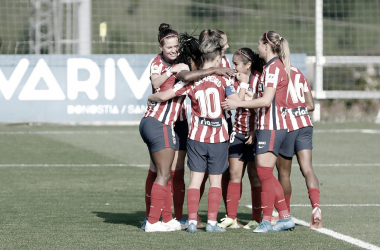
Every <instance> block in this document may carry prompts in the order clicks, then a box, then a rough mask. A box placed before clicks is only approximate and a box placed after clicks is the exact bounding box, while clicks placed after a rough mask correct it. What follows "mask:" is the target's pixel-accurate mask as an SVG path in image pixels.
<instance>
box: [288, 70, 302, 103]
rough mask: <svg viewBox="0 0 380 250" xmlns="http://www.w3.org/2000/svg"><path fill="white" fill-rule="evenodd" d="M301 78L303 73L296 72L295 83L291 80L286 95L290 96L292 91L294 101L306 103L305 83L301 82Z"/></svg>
mask: <svg viewBox="0 0 380 250" xmlns="http://www.w3.org/2000/svg"><path fill="white" fill-rule="evenodd" d="M300 78H301V74H296V76H295V78H294V81H295V82H294V84H293V82H292V80H290V81H289V84H288V94H287V95H286V96H287V97H288V96H289V93H290V96H291V98H292V101H293V103H298V101H300V102H301V103H305V96H304V92H303V84H302V83H300Z"/></svg>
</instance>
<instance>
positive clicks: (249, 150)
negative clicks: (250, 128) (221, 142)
mask: <svg viewBox="0 0 380 250" xmlns="http://www.w3.org/2000/svg"><path fill="white" fill-rule="evenodd" d="M245 136H246V135H243V134H240V133H236V132H232V134H231V136H230V147H229V149H228V157H229V158H239V159H241V160H244V161H255V146H254V144H252V145H248V144H245V142H246V141H247V139H246V138H245Z"/></svg>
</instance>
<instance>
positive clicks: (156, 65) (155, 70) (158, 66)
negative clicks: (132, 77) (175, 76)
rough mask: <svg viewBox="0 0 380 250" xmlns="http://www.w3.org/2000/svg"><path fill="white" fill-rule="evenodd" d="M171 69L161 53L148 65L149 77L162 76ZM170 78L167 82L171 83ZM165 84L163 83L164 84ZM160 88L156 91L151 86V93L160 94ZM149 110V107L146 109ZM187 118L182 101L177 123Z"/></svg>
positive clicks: (184, 103)
mask: <svg viewBox="0 0 380 250" xmlns="http://www.w3.org/2000/svg"><path fill="white" fill-rule="evenodd" d="M171 67H172V64H171V63H169V62H167V61H166V60H165V58H164V56H163V54H162V53H160V54H158V55H157V56H156V58H154V59H153V61H152V63H151V64H150V77H151V78H152V75H163V74H165V73H166V71H168V70H169V69H170V68H171ZM170 78H171V77H169V78H168V80H167V81H171V82H172V81H173V80H170ZM164 84H165V83H164ZM161 88H162V85H161V86H160V88H157V89H156V90H155V89H154V88H153V86H152V93H156V92H162V90H160V89H161ZM148 109H149V107H148ZM186 119H187V117H186V102H185V101H183V102H182V107H181V112H180V113H179V119H178V120H179V121H183V120H186ZM165 124H166V123H165Z"/></svg>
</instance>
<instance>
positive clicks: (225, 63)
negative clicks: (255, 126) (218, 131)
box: [219, 55, 232, 119]
mask: <svg viewBox="0 0 380 250" xmlns="http://www.w3.org/2000/svg"><path fill="white" fill-rule="evenodd" d="M219 67H220V68H221V67H224V68H231V64H230V61H229V60H228V57H226V56H225V55H224V56H222V61H221V62H220V65H219ZM224 113H225V114H226V119H228V118H230V117H231V116H232V112H231V111H230V110H224Z"/></svg>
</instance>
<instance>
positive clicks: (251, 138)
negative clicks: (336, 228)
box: [140, 31, 321, 233]
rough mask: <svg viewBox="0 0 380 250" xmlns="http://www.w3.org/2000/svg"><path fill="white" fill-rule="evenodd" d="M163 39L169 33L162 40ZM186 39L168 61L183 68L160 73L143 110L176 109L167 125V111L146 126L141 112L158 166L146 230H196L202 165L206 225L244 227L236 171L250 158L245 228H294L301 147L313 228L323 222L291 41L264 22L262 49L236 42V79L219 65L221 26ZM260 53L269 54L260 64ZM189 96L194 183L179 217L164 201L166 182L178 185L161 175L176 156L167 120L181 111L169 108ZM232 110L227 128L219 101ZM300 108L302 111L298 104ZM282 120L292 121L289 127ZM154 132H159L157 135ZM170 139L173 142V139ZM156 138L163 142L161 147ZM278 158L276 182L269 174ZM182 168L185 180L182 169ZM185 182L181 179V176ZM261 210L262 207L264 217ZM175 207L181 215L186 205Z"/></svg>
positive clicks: (240, 171) (142, 127) (167, 192)
mask: <svg viewBox="0 0 380 250" xmlns="http://www.w3.org/2000/svg"><path fill="white" fill-rule="evenodd" d="M201 34H202V33H201ZM173 36H174V37H175V35H173ZM177 37H178V36H177ZM166 38H168V36H167V37H164V38H163V39H166ZM184 38H185V40H183V39H182V42H180V43H181V45H180V48H181V49H182V52H181V54H180V57H182V61H181V60H177V61H176V62H174V61H173V62H174V64H173V65H172V68H174V67H177V64H178V63H180V62H184V63H186V64H187V66H188V68H185V67H184V68H182V69H180V70H179V71H178V72H176V73H175V74H173V75H172V74H171V73H170V75H169V74H167V73H165V74H166V75H167V76H168V77H167V79H166V80H165V82H164V83H163V84H162V86H160V88H159V89H158V90H156V91H154V92H155V94H152V95H150V96H149V101H150V102H149V103H150V106H149V107H148V111H149V110H151V111H157V110H160V108H161V109H162V113H164V115H163V116H164V117H168V115H171V114H173V117H176V118H172V121H171V123H169V124H166V121H165V120H159V119H157V118H156V120H157V121H158V123H157V122H155V123H154V124H156V125H154V126H153V127H152V126H151V125H149V126H147V125H145V124H153V122H152V121H149V123H148V122H147V121H148V120H146V119H147V118H149V117H150V116H149V114H148V113H149V112H148V111H147V114H148V115H146V116H145V117H146V118H143V120H142V121H141V124H140V132H141V135H142V137H143V139H144V141H145V142H146V143H147V146H148V149H149V151H150V155H151V158H152V162H153V163H154V165H155V167H156V169H157V170H158V171H157V177H156V179H155V180H154V184H153V187H152V189H151V206H150V213H149V218H147V219H148V220H147V222H146V226H145V231H146V232H157V231H174V230H179V229H185V228H187V232H190V233H195V232H197V230H198V229H197V224H198V207H199V201H200V197H201V189H202V183H204V179H205V178H204V177H205V175H206V174H207V173H208V178H209V180H210V188H209V192H208V214H207V219H208V220H207V226H206V232H224V231H225V228H238V227H240V226H239V225H238V223H237V208H238V204H239V200H240V197H241V192H242V187H241V180H242V177H243V173H244V171H245V167H246V166H247V165H248V168H247V169H248V175H249V178H250V182H251V194H252V209H253V210H252V218H251V221H250V222H249V223H248V224H247V225H246V226H245V227H244V228H247V229H254V231H253V232H257V233H266V232H273V231H282V230H289V229H290V230H291V229H293V228H294V227H295V224H294V221H293V220H292V218H291V217H290V205H289V201H290V194H288V193H289V187H290V181H289V178H288V177H289V176H290V169H289V164H290V165H291V157H292V156H293V154H294V153H297V157H298V160H299V163H300V166H301V170H302V172H303V174H304V176H305V178H306V182H307V186H308V189H309V196H310V200H311V202H312V206H313V213H312V223H311V226H310V227H314V228H315V227H317V228H319V227H320V226H321V212H320V205H319V189H318V180H317V178H316V176H315V174H314V173H313V171H312V166H311V149H312V146H311V137H312V125H311V123H309V122H308V121H310V118H309V117H308V113H307V109H308V108H311V109H312V105H313V103H312V96H311V95H310V88H309V87H308V85H307V84H306V83H304V82H303V83H304V84H303V87H302V88H301V89H300V88H298V86H299V74H296V73H294V72H298V70H297V69H295V68H294V67H292V68H291V67H290V60H289V56H290V53H289V47H288V43H287V40H286V39H285V38H283V37H281V36H280V35H279V34H278V33H277V32H274V31H268V32H266V33H264V34H263V35H262V36H261V37H260V39H259V46H258V52H259V53H258V54H256V53H254V52H253V51H252V50H250V49H249V48H241V49H239V50H238V51H236V52H235V54H234V58H233V63H234V75H235V81H234V80H233V78H230V77H229V75H231V71H228V70H218V69H223V68H219V66H220V64H221V61H222V56H223V49H225V47H226V45H225V43H224V41H223V39H221V36H220V35H219V36H211V37H207V38H206V39H203V40H204V41H202V43H201V45H199V44H198V42H197V41H196V39H195V38H193V37H191V36H188V35H187V34H185V37H184ZM180 40H181V39H180ZM190 40H191V41H193V42H194V43H193V44H190V43H189V42H188V41H190ZM225 40H226V38H225ZM186 41H187V42H188V43H186ZM193 45H194V46H193ZM192 46H193V47H194V48H193V49H192V50H191V52H189V51H187V50H186V48H189V47H192ZM197 46H198V47H197ZM160 48H161V47H160ZM163 53H164V51H163ZM200 55H201V57H202V60H200ZM173 57H174V56H173ZM177 57H178V55H177ZM183 58H186V59H187V60H185V59H183ZM262 60H263V61H264V62H265V66H264V68H263V69H262V65H263V63H262ZM178 65H179V64H178ZM198 68H200V69H201V70H198ZM189 69H191V71H189ZM167 71H169V70H167ZM302 77H303V75H302ZM297 79H298V80H297ZM302 79H304V77H303V78H302ZM180 80H182V81H180ZM292 88H293V89H294V88H295V89H297V90H302V91H301V92H300V93H297V92H296V93H295V94H296V96H305V95H306V96H307V98H306V101H305V100H304V99H302V98H300V99H299V100H300V102H298V99H297V100H296V99H295V97H294V91H291V92H289V89H290V90H292ZM289 93H290V94H291V95H292V96H291V98H293V99H292V100H291V101H289V100H288V99H289ZM185 95H187V96H188V97H189V98H190V100H191V111H192V113H191V123H190V130H189V133H188V138H187V154H188V162H187V165H188V167H189V169H190V184H189V187H188V189H187V207H188V221H186V220H185V219H183V218H182V217H181V218H180V219H181V220H182V221H181V222H179V221H177V220H176V219H173V218H172V215H171V207H170V211H169V209H168V208H167V207H166V206H167V205H166V204H171V203H170V202H171V195H170V194H171V191H172V192H173V193H174V192H175V190H171V188H172V189H175V187H170V188H169V185H168V184H167V183H168V182H169V180H170V178H171V176H170V174H171V173H170V168H171V166H172V164H173V162H174V151H175V149H176V146H175V145H174V144H176V143H175V140H173V139H171V138H175V137H176V134H175V133H174V132H173V124H174V123H175V121H177V118H178V114H177V115H174V113H173V112H177V113H178V108H174V106H173V105H172V104H173V103H178V100H182V99H183V98H184V96H185ZM181 98H182V99H181ZM302 101H303V102H302ZM177 106H178V105H177ZM163 107H165V108H163ZM231 109H237V112H236V116H235V125H234V132H233V133H232V134H231V136H229V133H228V123H227V120H226V113H225V110H231ZM297 110H298V111H300V112H296V111H297ZM301 111H302V112H301ZM160 117H161V116H160ZM290 117H293V118H290ZM307 119H308V120H307ZM298 120H299V121H300V122H299V123H298V124H300V123H301V124H303V125H302V126H297V128H294V126H292V124H296V123H297V122H296V123H294V121H298ZM305 121H306V122H305ZM159 123H160V124H161V125H159ZM166 126H167V127H166ZM174 127H175V126H174ZM288 127H291V128H292V129H289V132H288ZM310 127H311V129H310ZM155 128H157V129H155ZM162 128H163V129H162ZM292 130H298V132H297V134H296V135H295V136H291V137H290V135H294V134H295V133H293V132H292ZM160 131H162V132H160ZM149 133H150V134H149ZM154 138H158V139H157V142H156V139H154ZM305 138H306V139H305ZM160 141H161V142H160ZM170 141H172V142H173V146H171V142H170ZM228 142H230V143H228ZM253 142H254V143H253ZM157 145H161V146H159V148H157ZM229 147H230V149H229ZM177 150H178V149H177ZM158 155H160V157H158ZM278 156H280V157H278ZM228 158H229V164H228ZM289 158H290V163H289ZM163 159H165V160H163ZM163 161H164V162H165V164H163V163H162V162H163ZM276 161H277V168H278V169H279V179H280V181H281V184H280V182H279V181H278V180H277V179H276V178H275V177H274V175H273V168H274V166H275V164H276ZM160 164H161V165H160ZM228 166H229V167H230V169H229V170H227V168H228ZM226 170H227V172H228V173H229V184H228V191H227V198H226V203H227V216H226V218H225V219H222V222H221V223H219V224H218V223H217V214H218V210H219V205H220V201H221V197H222V174H223V173H224V172H225V171H226ZM280 174H281V176H280ZM159 175H160V176H159ZM181 176H182V177H181V178H182V180H183V174H181ZM282 176H284V177H282ZM182 187H183V188H184V185H182ZM283 187H284V188H283ZM159 190H161V191H159ZM284 190H287V191H286V192H287V193H286V194H287V195H286V198H287V199H285V197H284ZM157 191H159V192H157ZM164 191H165V192H164ZM177 191H178V190H177ZM147 193H148V192H147ZM169 200H170V201H169ZM285 200H286V202H285ZM273 207H276V209H277V211H279V215H280V219H279V220H278V221H277V222H276V224H275V225H274V226H272V225H271V217H272V211H273ZM261 208H262V209H261ZM175 210H176V209H175ZM152 211H153V212H152ZM161 211H162V212H161ZM169 212H170V216H169ZM181 212H182V211H181ZM161 213H162V220H163V222H160V221H159V219H160V216H161ZM164 213H165V214H164ZM261 213H263V215H262V218H261ZM180 215H181V216H182V213H180ZM169 219H170V220H169Z"/></svg>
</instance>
